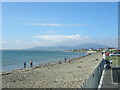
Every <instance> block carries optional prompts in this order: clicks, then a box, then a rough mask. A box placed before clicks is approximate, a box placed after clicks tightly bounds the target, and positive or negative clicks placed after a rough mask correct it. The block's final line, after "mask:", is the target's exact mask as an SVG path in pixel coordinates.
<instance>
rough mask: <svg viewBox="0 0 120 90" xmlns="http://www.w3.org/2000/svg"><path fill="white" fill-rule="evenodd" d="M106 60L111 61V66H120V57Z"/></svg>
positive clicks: (110, 57) (111, 57)
mask: <svg viewBox="0 0 120 90" xmlns="http://www.w3.org/2000/svg"><path fill="white" fill-rule="evenodd" d="M106 59H107V60H109V61H112V62H113V63H112V65H115V66H120V57H118V56H107V57H106Z"/></svg>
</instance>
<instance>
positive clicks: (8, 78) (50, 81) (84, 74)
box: [2, 53, 102, 88]
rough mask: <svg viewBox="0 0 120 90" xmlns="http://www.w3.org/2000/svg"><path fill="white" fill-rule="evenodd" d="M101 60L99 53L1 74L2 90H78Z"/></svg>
mask: <svg viewBox="0 0 120 90" xmlns="http://www.w3.org/2000/svg"><path fill="white" fill-rule="evenodd" d="M101 60H102V54H101V53H95V54H92V55H87V56H82V57H80V58H76V59H73V60H72V61H71V62H70V63H69V62H61V63H50V64H46V65H39V66H36V67H32V68H25V69H19V70H14V71H10V72H3V73H2V88H80V86H81V85H82V84H83V83H84V82H85V80H86V79H88V78H89V76H90V75H91V73H92V72H93V70H94V69H95V68H96V67H97V66H98V64H99V63H100V62H101Z"/></svg>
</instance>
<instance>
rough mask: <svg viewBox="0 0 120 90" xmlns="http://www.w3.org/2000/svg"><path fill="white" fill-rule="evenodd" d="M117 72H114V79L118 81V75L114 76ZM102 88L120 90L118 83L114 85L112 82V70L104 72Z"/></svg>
mask: <svg viewBox="0 0 120 90" xmlns="http://www.w3.org/2000/svg"><path fill="white" fill-rule="evenodd" d="M116 73H117V72H116V71H114V75H115V76H114V79H116V80H117V79H120V78H118V76H117V75H118V74H116ZM102 88H103V89H104V88H118V90H120V83H114V82H113V76H112V69H111V70H106V71H105V74H104V78H103V85H102Z"/></svg>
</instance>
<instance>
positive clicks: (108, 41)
mask: <svg viewBox="0 0 120 90" xmlns="http://www.w3.org/2000/svg"><path fill="white" fill-rule="evenodd" d="M3 43H4V44H3V45H2V48H3V49H26V48H32V47H37V46H77V45H80V44H84V43H96V44H103V45H107V46H111V47H112V46H115V47H117V45H118V38H116V37H111V38H104V39H102V38H101V39H99V40H98V39H95V38H94V40H93V38H91V37H89V36H81V35H40V36H34V38H33V39H32V40H30V41H22V40H16V41H11V42H10V41H3Z"/></svg>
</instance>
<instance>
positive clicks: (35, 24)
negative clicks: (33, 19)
mask: <svg viewBox="0 0 120 90" xmlns="http://www.w3.org/2000/svg"><path fill="white" fill-rule="evenodd" d="M28 25H34V26H54V27H59V26H74V27H79V26H83V25H84V24H56V23H51V24H48V23H29V24H28Z"/></svg>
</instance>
